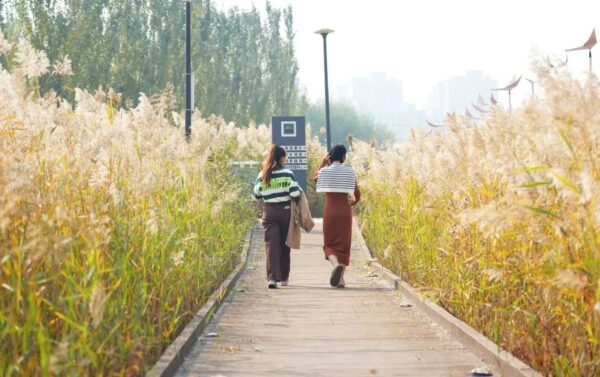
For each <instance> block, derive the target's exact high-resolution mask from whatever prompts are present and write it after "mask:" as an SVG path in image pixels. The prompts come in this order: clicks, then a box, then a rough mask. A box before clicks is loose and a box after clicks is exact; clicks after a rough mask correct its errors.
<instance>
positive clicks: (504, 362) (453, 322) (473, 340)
mask: <svg viewBox="0 0 600 377" xmlns="http://www.w3.org/2000/svg"><path fill="white" fill-rule="evenodd" d="M352 226H353V228H354V230H353V233H354V234H355V235H356V236H355V241H357V242H358V248H359V249H360V250H361V252H362V253H363V255H364V256H365V257H366V258H367V260H368V264H369V265H370V266H372V267H375V268H376V269H377V270H378V271H379V272H380V273H381V275H382V277H383V278H384V279H385V280H387V281H388V282H390V283H391V284H393V286H394V287H395V289H397V290H398V291H400V293H401V294H402V295H403V296H404V297H405V298H407V299H409V300H410V301H412V302H413V303H414V304H415V306H416V307H417V308H419V309H420V310H421V311H423V312H424V313H425V314H427V316H428V317H429V318H431V319H432V320H433V321H434V322H436V323H437V324H439V325H440V326H442V327H443V328H444V329H445V330H446V331H448V332H449V333H450V334H452V335H453V336H455V337H457V338H458V340H459V341H460V342H461V343H462V344H464V345H465V346H466V347H467V348H469V350H471V352H473V353H474V354H475V355H477V356H478V357H480V358H482V359H483V360H484V361H485V362H486V363H489V364H490V365H493V366H495V367H497V368H498V370H499V372H500V375H501V376H503V377H542V374H541V373H539V372H537V371H536V370H534V369H533V368H532V367H530V366H529V365H527V364H526V363H524V362H523V361H521V360H520V359H518V358H517V357H515V356H513V355H512V354H511V353H509V352H507V351H505V350H503V349H502V348H501V347H499V346H497V345H496V344H495V343H494V342H492V341H491V340H490V339H488V338H486V337H485V336H484V335H483V334H481V333H480V332H478V331H477V330H475V329H474V328H473V327H471V326H469V325H468V324H466V323H465V322H463V321H461V320H460V319H458V318H456V317H454V316H453V315H452V314H450V313H449V312H448V311H446V310H445V309H444V308H442V307H441V306H439V305H437V304H436V303H434V302H433V301H431V300H429V299H426V298H423V297H421V296H420V295H419V293H418V292H417V290H416V289H414V288H413V287H411V286H410V285H409V284H408V283H407V282H405V281H403V280H402V278H400V277H399V276H398V275H396V274H394V273H393V272H392V271H390V270H388V269H387V268H385V267H383V266H382V265H381V264H380V263H379V262H378V261H377V260H376V259H375V258H374V257H373V254H371V250H369V247H368V246H367V244H366V242H365V239H364V238H363V235H362V231H361V230H360V227H359V226H358V219H357V218H356V217H354V219H353V221H352Z"/></svg>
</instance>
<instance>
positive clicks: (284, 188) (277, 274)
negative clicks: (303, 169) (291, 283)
mask: <svg viewBox="0 0 600 377" xmlns="http://www.w3.org/2000/svg"><path fill="white" fill-rule="evenodd" d="M286 162H287V156H286V153H285V149H283V148H281V147H280V146H278V145H275V144H273V145H271V149H270V150H269V155H268V157H267V159H266V160H265V161H263V168H262V171H261V172H260V173H259V174H258V178H256V184H255V185H254V189H253V190H252V197H253V198H254V199H255V200H259V199H263V200H264V207H263V213H262V225H263V228H264V230H265V245H266V251H267V280H268V284H267V286H268V287H269V288H277V282H281V285H283V286H285V285H288V278H289V276H290V248H289V247H288V246H287V245H286V244H285V240H286V239H287V233H288V229H289V226H290V215H291V200H292V199H294V200H297V199H298V198H300V186H299V185H298V182H297V181H296V177H295V176H294V173H293V172H292V171H291V170H290V169H286V168H285V167H284V165H285V163H286Z"/></svg>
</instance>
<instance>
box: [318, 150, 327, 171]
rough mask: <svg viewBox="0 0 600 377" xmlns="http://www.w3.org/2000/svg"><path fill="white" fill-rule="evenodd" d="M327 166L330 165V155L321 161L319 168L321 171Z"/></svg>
mask: <svg viewBox="0 0 600 377" xmlns="http://www.w3.org/2000/svg"><path fill="white" fill-rule="evenodd" d="M327 165H329V153H328V154H327V155H325V157H323V160H321V166H319V169H320V168H323V167H325V166H327Z"/></svg>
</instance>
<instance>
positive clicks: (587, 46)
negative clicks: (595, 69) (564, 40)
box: [565, 29, 596, 72]
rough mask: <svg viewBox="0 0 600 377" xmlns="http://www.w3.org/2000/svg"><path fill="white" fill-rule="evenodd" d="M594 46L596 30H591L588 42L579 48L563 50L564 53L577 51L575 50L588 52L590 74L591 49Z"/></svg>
mask: <svg viewBox="0 0 600 377" xmlns="http://www.w3.org/2000/svg"><path fill="white" fill-rule="evenodd" d="M595 45H596V29H593V30H592V34H591V35H590V37H589V38H588V40H587V41H586V42H585V43H584V44H583V46H581V47H575V48H570V49H568V50H565V53H566V52H570V51H577V50H588V56H589V59H590V72H592V47H594V46H595Z"/></svg>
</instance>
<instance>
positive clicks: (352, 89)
mask: <svg viewBox="0 0 600 377" xmlns="http://www.w3.org/2000/svg"><path fill="white" fill-rule="evenodd" d="M334 96H335V97H337V98H340V99H345V100H348V101H350V103H352V105H354V106H355V107H356V109H357V110H358V111H359V112H362V113H365V114H368V115H369V116H370V117H371V118H373V120H375V122H377V123H379V124H381V125H384V126H387V127H388V128H389V129H390V130H391V131H393V132H394V133H396V134H398V135H401V134H402V133H403V132H402V131H401V130H400V128H401V127H402V118H403V111H404V109H405V108H406V107H407V104H405V103H404V102H403V101H402V100H403V86H402V81H400V80H397V79H394V78H392V77H388V76H387V75H386V74H385V73H383V72H377V73H372V74H371V75H370V76H369V77H361V78H354V79H352V80H351V81H350V82H348V83H344V84H341V85H338V86H337V87H336V91H335V92H334Z"/></svg>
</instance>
